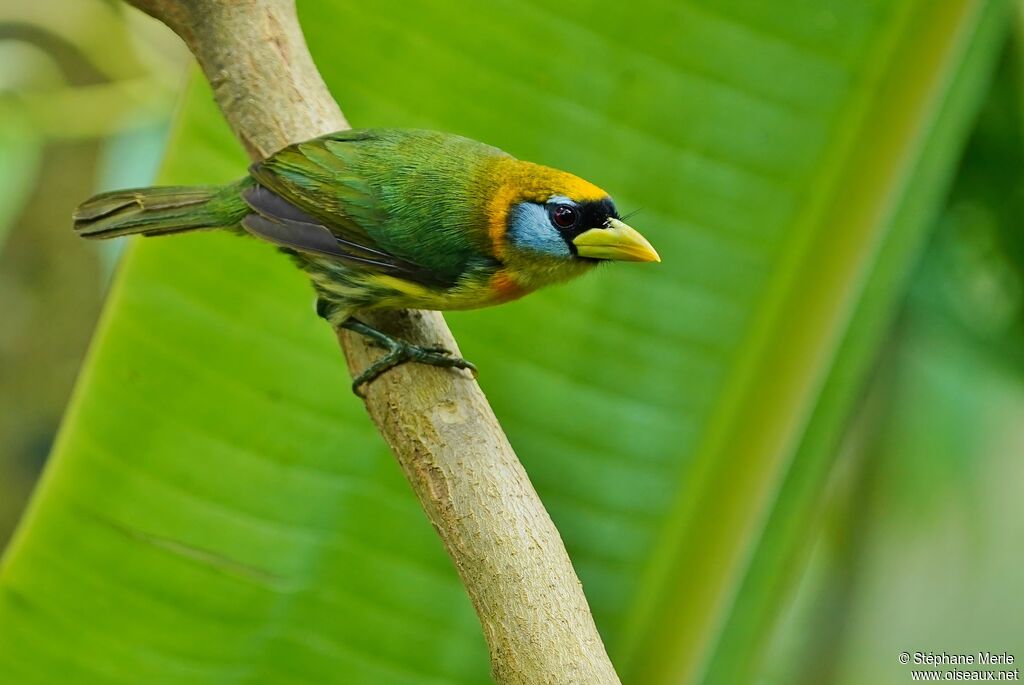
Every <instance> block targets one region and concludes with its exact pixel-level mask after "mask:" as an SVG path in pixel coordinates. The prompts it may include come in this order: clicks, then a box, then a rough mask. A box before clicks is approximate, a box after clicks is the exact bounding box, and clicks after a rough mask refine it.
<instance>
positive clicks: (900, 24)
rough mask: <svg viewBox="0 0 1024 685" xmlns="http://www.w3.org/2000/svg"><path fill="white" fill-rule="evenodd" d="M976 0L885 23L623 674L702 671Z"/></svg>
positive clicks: (720, 414) (666, 550)
mask: <svg viewBox="0 0 1024 685" xmlns="http://www.w3.org/2000/svg"><path fill="white" fill-rule="evenodd" d="M980 7H981V3H980V1H975V0H960V1H957V2H953V1H950V2H945V3H927V2H924V3H920V2H919V3H914V4H910V3H908V4H906V5H901V7H900V9H901V13H900V15H899V16H898V18H896V19H895V20H893V21H892V22H891V23H890V25H889V26H888V27H886V28H887V30H886V31H885V33H884V34H883V35H881V36H879V39H878V49H877V50H876V51H875V52H874V60H873V63H872V65H871V66H870V68H869V69H868V70H866V73H867V74H870V77H869V78H866V79H864V80H863V81H862V84H861V87H860V90H859V93H858V94H857V96H855V97H856V99H855V100H854V101H853V102H851V104H850V106H849V108H848V109H847V113H846V116H845V117H844V121H841V122H839V125H838V126H837V127H836V131H837V135H836V137H835V138H834V140H835V141H836V143H835V145H834V146H833V148H832V150H831V153H830V154H829V156H828V161H827V162H826V163H825V164H824V165H823V169H822V174H821V175H822V177H824V178H826V179H828V180H827V181H826V182H824V183H823V184H822V185H821V186H820V188H821V190H820V191H819V192H818V193H817V194H815V195H814V196H812V197H809V198H808V204H807V208H806V210H805V212H804V214H803V217H802V219H801V220H799V221H797V222H796V223H795V225H794V227H793V230H792V232H791V236H792V237H791V239H790V242H789V244H788V246H787V247H786V249H785V250H784V252H783V253H782V258H781V259H780V261H779V263H778V265H777V268H776V271H775V275H774V278H773V281H772V283H771V285H770V287H769V288H767V289H766V293H765V297H764V299H763V303H762V305H761V306H760V308H759V310H758V312H757V314H756V318H755V320H754V323H753V324H752V326H751V329H750V333H749V335H748V337H747V342H746V345H745V347H744V349H745V353H744V354H743V356H742V357H741V358H740V359H739V360H738V362H737V364H736V366H735V367H734V371H733V372H732V377H731V379H730V381H729V382H728V383H727V384H726V386H725V389H724V391H723V394H722V395H721V397H720V398H719V401H718V403H717V405H716V411H715V413H714V414H713V415H712V416H711V417H710V420H709V422H708V424H707V426H706V429H705V432H704V436H703V439H702V440H701V442H700V444H699V446H698V448H697V450H696V451H695V455H694V460H693V463H692V467H691V468H690V470H689V471H687V472H685V473H684V476H685V478H686V481H685V483H684V484H683V486H682V487H681V488H680V490H679V493H678V496H677V499H676V503H675V506H674V507H673V510H672V514H671V515H670V516H669V517H668V518H667V519H666V523H665V525H664V527H663V529H662V532H661V539H662V541H663V542H662V543H661V545H660V547H659V548H658V550H657V551H656V553H655V554H654V555H653V556H652V560H651V562H650V563H649V565H648V567H647V571H646V573H645V577H644V579H643V582H641V583H640V584H639V587H640V588H641V590H640V595H639V596H638V597H637V598H636V601H635V602H634V604H633V610H632V612H631V615H630V618H629V621H628V623H627V625H626V627H625V632H624V634H623V640H622V641H621V642H620V645H619V649H618V650H617V651H616V653H615V655H614V656H615V657H616V659H615V661H616V664H617V665H618V668H619V670H620V673H621V674H622V675H623V680H624V681H629V682H638V683H639V682H642V683H646V684H651V685H657V684H659V683H686V682H694V681H695V680H696V678H697V677H699V674H700V672H701V669H702V667H703V665H704V663H705V660H706V658H707V656H708V654H707V652H708V647H709V645H711V644H713V643H714V641H715V638H716V636H717V634H718V631H719V630H720V629H721V627H722V625H723V622H724V618H725V615H726V611H727V610H728V607H729V605H730V601H731V600H732V598H733V597H734V595H735V593H736V592H737V590H738V585H739V583H738V581H739V579H740V577H741V576H740V574H741V573H742V570H743V568H744V566H745V563H746V562H747V560H748V557H749V555H750V553H751V551H752V549H753V543H754V541H755V540H756V538H757V536H758V534H759V531H760V530H761V529H762V527H763V525H764V522H765V518H766V514H767V505H768V503H769V502H770V501H771V498H772V497H773V495H774V494H775V493H776V492H777V490H778V488H779V486H780V483H781V479H782V475H783V474H784V473H785V467H786V465H787V463H788V460H789V459H791V457H792V455H793V453H794V450H795V448H796V446H797V445H798V443H799V440H800V438H801V435H802V431H803V428H804V426H805V425H806V422H807V420H808V418H809V416H810V413H811V411H812V409H813V407H814V403H815V400H816V398H817V396H818V393H819V390H820V388H821V385H822V383H823V382H824V379H825V377H826V375H827V372H828V369H829V368H830V365H831V363H832V360H833V358H834V356H835V354H836V351H837V348H838V345H839V343H840V341H841V338H842V334H843V332H844V331H845V329H846V326H847V324H848V321H849V318H850V316H851V315H852V313H853V311H854V308H855V305H856V302H857V298H858V296H859V295H860V292H861V290H862V288H863V285H864V282H865V279H866V276H867V274H868V272H869V269H870V266H871V264H872V263H873V259H874V257H875V253H876V251H877V248H878V245H879V244H880V241H881V239H882V237H883V236H884V232H885V230H886V228H887V226H888V224H889V218H890V216H891V213H892V211H893V210H894V208H895V206H896V204H897V201H898V199H899V197H900V195H901V193H902V191H903V188H904V187H905V185H906V183H907V180H908V176H909V172H910V171H911V170H912V168H913V164H914V160H915V159H916V157H917V156H918V155H919V154H920V151H921V149H922V146H923V138H924V135H923V134H924V133H925V132H926V131H927V130H928V128H929V126H930V124H931V121H932V116H933V115H934V111H935V103H936V102H937V98H938V96H939V94H940V93H941V92H942V89H943V88H944V87H945V86H946V84H947V82H948V79H949V75H950V72H951V70H952V69H953V68H954V67H955V65H956V63H957V60H956V57H957V56H958V54H959V52H960V49H961V47H962V46H961V41H960V40H958V38H959V36H960V35H962V34H961V33H960V32H961V31H967V28H966V27H972V26H973V25H974V24H975V22H976V20H977V17H978V15H979V11H980ZM906 45H910V46H911V47H912V48H913V49H905V50H903V49H902V48H904V47H905V46H906ZM900 58H902V59H900ZM843 132H847V135H845V136H843V135H842V133H843Z"/></svg>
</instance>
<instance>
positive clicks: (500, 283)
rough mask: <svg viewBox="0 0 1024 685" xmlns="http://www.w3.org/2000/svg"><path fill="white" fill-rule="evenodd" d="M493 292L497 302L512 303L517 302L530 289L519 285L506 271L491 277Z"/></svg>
mask: <svg viewBox="0 0 1024 685" xmlns="http://www.w3.org/2000/svg"><path fill="white" fill-rule="evenodd" d="M491 291H492V292H493V293H494V300H495V302H510V301H512V300H517V299H519V298H520V297H522V296H523V295H525V294H526V293H528V292H530V291H529V290H528V289H526V288H524V287H523V286H521V285H519V283H517V282H516V281H515V280H514V279H513V278H512V277H511V276H509V274H508V273H507V272H505V271H499V272H497V273H496V274H494V275H493V276H491Z"/></svg>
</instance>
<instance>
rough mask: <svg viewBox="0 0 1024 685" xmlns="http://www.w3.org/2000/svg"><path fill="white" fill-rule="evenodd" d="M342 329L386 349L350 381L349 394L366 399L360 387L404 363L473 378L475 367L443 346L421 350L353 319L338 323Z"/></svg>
mask: <svg viewBox="0 0 1024 685" xmlns="http://www.w3.org/2000/svg"><path fill="white" fill-rule="evenodd" d="M341 327H342V328H346V329H348V330H350V331H352V332H354V333H359V334H360V335H363V336H365V337H367V338H369V339H370V341H371V342H372V343H374V345H376V346H378V347H381V348H383V349H385V350H387V354H385V355H384V356H383V357H381V358H379V359H377V360H376V361H374V362H373V363H372V364H370V365H369V366H368V367H366V369H364V370H363V372H362V373H360V374H359V375H358V376H356V377H355V379H354V380H353V381H352V392H354V393H355V394H356V395H357V396H359V397H365V394H364V393H363V390H362V386H364V385H368V384H370V383H372V382H373V381H374V380H376V379H377V377H378V376H380V375H381V374H383V373H384V372H385V371H388V370H390V369H393V368H394V367H396V366H399V365H401V364H405V363H406V362H416V363H418V364H429V365H430V366H438V367H442V368H448V369H467V370H468V371H470V372H471V373H472V374H473V377H474V378H476V374H477V371H476V366H474V365H473V363H472V362H468V361H466V360H465V359H463V358H461V357H455V356H453V355H452V353H451V351H449V350H447V349H445V348H443V347H422V346H420V345H413V344H412V343H410V342H407V341H405V340H401V339H400V338H394V337H392V336H390V335H388V334H387V333H384V332H383V331H378V330H377V329H376V328H373V327H371V326H368V325H366V324H365V323H363V322H362V321H358V320H356V319H348V320H347V321H345V322H344V323H343V324H341Z"/></svg>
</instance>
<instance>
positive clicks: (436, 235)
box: [74, 128, 661, 396]
mask: <svg viewBox="0 0 1024 685" xmlns="http://www.w3.org/2000/svg"><path fill="white" fill-rule="evenodd" d="M248 171H249V173H248V174H247V175H246V176H245V177H244V178H242V179H240V180H238V181H236V182H234V183H229V184H227V185H222V186H164V187H159V186H158V187H151V188H135V189H128V190H115V191H111V192H106V193H102V194H99V195H96V196H95V197H93V198H91V199H89V200H87V201H86V202H84V203H82V204H81V205H80V206H79V207H78V208H77V209H76V210H75V213H74V229H75V231H76V232H77V233H78V234H79V235H81V236H82V237H84V238H94V239H104V238H114V237H118V236H125V235H132V234H141V235H145V236H162V235H169V234H176V233H182V232H187V231H200V230H210V229H223V230H228V231H233V232H236V233H240V234H247V235H249V236H253V237H255V238H257V239H260V240H263V241H266V242H268V243H271V244H273V245H276V246H277V247H278V248H280V249H281V250H282V251H283V252H285V253H287V254H289V255H290V256H291V257H292V258H293V259H294V261H295V262H296V263H297V265H298V266H299V267H300V268H301V269H302V270H304V271H305V272H306V274H308V276H309V277H310V279H311V281H312V285H313V288H314V290H315V292H316V295H317V307H316V309H317V313H318V314H319V315H320V316H321V317H323V318H324V319H326V320H327V321H328V322H330V323H331V325H333V326H334V327H335V328H341V329H347V330H350V331H353V332H355V333H358V334H360V335H363V336H366V337H367V338H369V339H370V340H371V341H373V342H374V343H376V344H377V345H379V346H380V347H383V348H384V349H385V350H386V353H385V354H384V355H383V356H381V357H380V358H379V359H377V360H376V361H375V362H373V363H372V364H371V365H370V366H369V367H368V368H367V369H366V370H364V371H363V372H362V373H360V374H358V375H357V376H356V377H355V378H354V379H353V384H352V387H353V390H354V391H355V392H356V394H357V395H360V396H362V394H363V393H362V388H363V387H365V386H367V385H368V384H369V383H371V382H372V381H373V380H375V379H376V378H378V377H379V376H380V375H381V374H383V373H384V372H386V371H387V370H389V369H391V368H393V367H395V366H397V365H399V364H403V363H406V362H419V363H423V364H429V365H433V366H439V367H448V368H460V369H468V370H470V371H472V372H473V373H474V375H475V373H476V367H475V366H474V365H473V364H472V363H470V362H468V361H466V360H465V359H461V358H459V357H456V356H454V355H452V354H451V353H450V352H449V351H448V350H445V349H442V348H436V347H423V346H418V345H414V344H412V343H410V342H407V341H405V340H402V339H399V338H396V337H393V336H391V335H388V334H387V333H385V332H383V331H380V330H378V329H376V328H373V327H371V326H369V325H368V324H366V323H365V322H363V321H361V320H360V319H359V318H358V313H359V312H365V311H372V310H393V309H431V310H441V311H444V310H460V309H474V308H479V307H487V306H492V305H497V304H502V303H505V302H509V301H511V300H515V299H517V298H520V297H522V296H524V295H526V294H528V293H531V292H533V291H535V290H537V289H538V288H541V287H544V286H548V285H553V284H557V283H562V282H565V281H568V280H571V279H573V278H576V277H578V276H581V275H582V274H584V273H586V272H588V271H591V270H593V269H594V268H595V267H596V266H597V265H598V264H601V263H603V262H608V261H634V262H660V261H661V258H660V257H659V256H658V253H657V252H656V251H655V249H654V247H652V246H651V244H650V242H648V241H647V239H646V238H644V237H643V236H642V235H641V234H640V233H639V232H637V231H636V230H635V229H633V228H632V227H630V226H629V225H627V224H626V223H625V222H624V221H623V220H622V218H621V217H620V216H619V213H618V211H617V210H616V207H615V203H614V202H613V201H612V199H611V197H610V196H609V195H608V193H607V192H605V191H604V190H602V189H601V188H599V187H597V186H596V185H593V184H592V183H590V182H588V181H585V180H583V179H582V178H579V177H577V176H575V175H573V174H571V173H568V172H565V171H560V170H558V169H554V168H551V167H547V166H543V165H540V164H535V163H532V162H527V161H522V160H519V159H517V158H515V157H513V156H512V155H509V154H508V153H506V152H504V151H502V150H500V149H498V148H496V147H492V146H490V145H487V144H484V143H481V142H478V141H475V140H472V139H469V138H466V137H463V136H459V135H455V134H451V133H443V132H439V131H430V130H421V129H399V128H367V129H351V130H345V131H339V132H336V133H331V134H328V135H324V136H321V137H318V138H315V139H312V140H308V141H305V142H301V143H297V144H293V145H289V146H287V147H285V148H283V149H281V150H279V151H278V152H276V153H274V154H272V155H270V156H268V157H266V158H265V159H263V160H261V161H258V162H256V163H254V164H253V165H252V166H250V167H249V170H248Z"/></svg>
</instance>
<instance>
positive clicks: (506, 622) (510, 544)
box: [129, 0, 619, 685]
mask: <svg viewBox="0 0 1024 685" xmlns="http://www.w3.org/2000/svg"><path fill="white" fill-rule="evenodd" d="M129 2H131V4H133V5H135V6H137V7H139V8H140V9H142V10H143V11H145V12H147V13H148V14H151V15H153V16H155V17H156V18H158V19H160V20H161V21H163V22H164V23H165V24H167V25H168V26H170V27H171V28H172V29H173V30H174V31H175V32H176V33H177V34H178V35H179V36H181V37H182V39H184V41H185V42H186V43H187V44H188V46H189V48H190V49H191V50H192V52H193V54H195V56H196V58H197V59H198V60H199V64H200V65H201V66H202V68H203V71H204V72H205V74H206V76H207V78H208V79H209V81H210V83H211V84H212V85H213V89H214V93H215V95H216V99H217V102H218V103H219V105H220V107H221V110H222V111H223V113H224V116H225V117H226V119H227V121H228V122H229V124H230V125H231V127H232V129H234V131H235V133H236V135H237V136H238V138H239V139H240V140H241V141H242V143H243V145H244V146H245V148H246V149H247V150H248V151H249V153H250V155H251V156H252V157H253V158H254V159H258V158H260V157H264V156H266V155H268V154H270V153H272V152H274V151H275V150H278V149H280V148H282V147H284V146H285V145H288V144H290V143H294V142H298V141H302V140H306V139H309V138H313V137H316V136H319V135H322V134H325V133H329V132H332V131H337V130H341V129H345V128H348V124H347V122H346V121H345V118H344V116H343V115H342V113H341V110H340V109H339V108H338V105H337V104H336V103H335V102H334V100H333V98H332V97H331V95H330V93H329V92H328V90H327V87H326V86H325V85H324V82H323V79H322V78H321V77H320V74H319V73H318V72H317V70H316V67H315V65H314V64H313V60H312V58H311V57H310V54H309V51H308V49H307V47H306V44H305V41H304V39H303V37H302V33H301V30H300V28H299V25H298V20H297V18H296V14H295V8H294V3H293V1H292V0H232V1H230V2H228V1H227V0H177V1H175V0H129ZM344 31H345V27H343V26H342V27H338V32H339V37H340V38H343V36H344ZM296 306H302V303H296ZM361 318H364V319H365V320H367V322H368V323H371V324H372V325H375V326H377V327H380V328H383V329H384V330H387V331H389V332H390V333H392V334H394V335H397V336H399V337H401V338H405V339H407V340H410V341H413V342H419V343H424V344H429V345H442V346H444V347H446V348H448V349H449V350H452V351H453V352H454V353H456V354H458V348H457V346H456V344H455V340H454V338H452V335H451V333H450V332H449V330H448V327H447V325H446V324H445V322H444V319H443V318H442V316H441V315H440V314H438V313H436V312H418V311H415V312H413V311H407V312H397V313H393V314H388V315H379V316H373V317H367V316H363V317H361ZM338 338H339V340H340V342H341V344H342V347H343V348H344V350H345V354H346V357H347V359H348V365H349V369H350V370H352V371H353V372H358V371H360V370H362V369H363V368H365V366H366V365H367V363H368V362H369V361H370V360H372V359H373V358H375V357H376V356H378V355H379V354H380V351H378V350H376V349H374V348H371V347H369V346H368V345H367V344H366V343H365V342H364V340H363V339H362V338H360V337H358V336H356V335H354V334H351V333H348V332H346V331H341V332H339V335H338ZM338 391H339V392H343V391H344V392H347V389H346V388H339V389H338ZM366 406H367V410H368V411H369V414H370V417H371V418H372V419H373V421H374V422H375V423H376V424H377V426H378V428H379V429H380V432H381V434H382V435H383V436H384V439H385V440H386V441H387V442H388V444H389V445H390V447H391V450H392V452H393V453H394V454H395V456H396V457H397V459H398V461H399V463H400V464H401V466H402V469H403V470H404V471H405V474H406V476H407V477H408V479H409V482H410V483H411V485H412V487H413V490H415V492H416V495H417V497H419V500H420V502H421V503H422V505H423V508H424V510H425V511H426V513H427V516H428V517H429V518H430V521H431V522H432V523H433V524H434V528H435V529H436V530H437V532H438V534H439V535H440V536H441V539H442V540H443V542H444V545H445V547H446V548H447V550H448V553H449V554H450V555H451V558H452V560H453V561H454V562H455V566H456V568H457V569H458V572H459V575H460V576H461V577H462V580H463V582H464V584H465V586H466V590H467V592H468V593H469V596H470V598H471V599H472V602H473V605H474V607H475V608H476V611H477V614H478V615H479V617H480V623H481V625H482V626H483V630H484V635H485V637H486V639H487V643H488V645H489V647H490V652H491V664H492V673H493V676H494V679H495V681H496V682H498V683H501V684H506V683H508V684H511V683H516V684H521V685H538V684H541V683H545V684H546V683H551V684H555V683H557V684H559V685H565V684H575V683H581V684H582V683H587V684H598V683H600V684H615V683H618V682H619V680H618V677H617V676H616V675H615V671H614V669H613V667H612V665H611V662H610V661H609V660H608V656H607V654H606V653H605V649H604V645H603V644H602V642H601V639H600V636H599V635H598V633H597V630H596V628H595V626H594V621H593V619H592V617H591V615H590V609H589V607H588V606H587V602H586V598H585V597H584V595H583V591H582V588H581V586H580V583H579V580H577V577H576V573H575V571H574V570H573V568H572V565H571V564H570V562H569V557H568V555H567V554H566V552H565V547H564V546H563V544H562V540H561V538H560V537H559V535H558V531H557V530H556V529H555V527H554V524H553V523H552V522H551V519H550V517H549V516H548V514H547V512H546V511H545V509H544V507H543V505H542V504H541V502H540V500H539V498H538V497H537V493H536V492H535V491H534V489H533V486H532V485H531V484H530V481H529V479H528V478H527V475H526V472H525V471H524V470H523V467H522V465H521V464H520V463H519V460H518V459H517V457H516V455H515V452H513V450H512V447H511V446H510V445H509V442H508V439H507V438H506V437H505V434H504V433H503V431H502V430H501V427H500V426H499V424H498V421H497V419H495V417H494V413H493V411H492V410H491V408H490V406H489V405H488V403H487V400H486V399H485V397H484V395H483V393H482V392H481V390H480V387H479V386H478V385H477V383H476V382H475V381H474V380H472V379H471V378H470V377H469V375H468V374H467V373H465V372H461V371H452V370H442V369H436V368H432V367H425V366H421V365H418V364H406V365H403V366H401V367H399V368H397V369H395V370H392V371H389V372H388V373H386V374H385V375H384V376H382V377H381V378H379V379H378V380H377V381H375V382H374V383H372V384H371V385H370V386H369V387H368V388H367V396H366Z"/></svg>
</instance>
